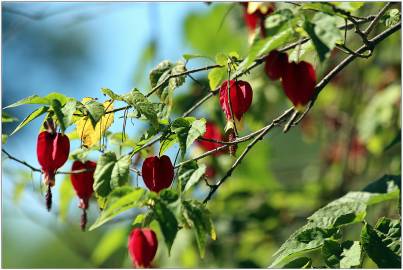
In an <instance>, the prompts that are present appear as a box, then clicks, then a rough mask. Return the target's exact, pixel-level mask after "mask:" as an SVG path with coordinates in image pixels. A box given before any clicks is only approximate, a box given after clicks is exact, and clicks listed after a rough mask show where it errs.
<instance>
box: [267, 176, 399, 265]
mask: <svg viewBox="0 0 403 270" xmlns="http://www.w3.org/2000/svg"><path fill="white" fill-rule="evenodd" d="M383 181H385V180H382V181H380V180H378V181H376V182H378V183H381V182H383ZM367 190H371V191H374V192H368V191H362V192H349V193H347V194H346V195H345V196H343V197H341V198H339V199H337V200H335V201H333V202H331V203H329V204H328V205H326V206H325V207H323V208H321V209H319V210H318V211H316V212H315V213H314V214H313V215H312V216H310V217H308V220H309V222H308V223H307V224H306V225H305V226H303V227H301V228H300V229H298V230H297V231H296V232H294V233H293V234H292V235H291V236H290V237H289V238H288V240H287V241H286V242H285V243H284V244H283V245H282V246H281V247H280V249H279V250H278V251H277V252H276V253H275V254H274V255H273V256H276V257H277V258H276V259H275V261H274V262H273V264H272V265H271V267H274V266H281V265H284V264H285V263H287V262H288V261H290V260H292V259H293V258H295V257H298V256H301V254H304V253H306V252H308V251H311V250H314V249H318V248H320V247H321V246H322V245H323V243H324V240H325V239H326V238H329V237H330V236H333V235H334V234H335V233H336V232H337V231H338V228H339V227H341V226H346V225H349V224H354V223H358V222H361V221H363V220H364V218H365V215H366V208H367V206H369V205H373V204H376V203H380V202H383V201H387V200H393V199H397V198H399V189H398V188H396V186H395V185H393V187H392V188H386V189H383V190H381V189H374V188H371V189H367ZM382 191H385V192H382Z"/></svg>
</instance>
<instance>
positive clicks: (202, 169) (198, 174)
mask: <svg viewBox="0 0 403 270" xmlns="http://www.w3.org/2000/svg"><path fill="white" fill-rule="evenodd" d="M206 168H207V167H206V165H205V164H202V165H200V166H199V168H197V169H196V170H195V171H193V173H192V175H191V176H190V178H189V181H187V182H186V186H185V189H184V191H185V192H186V191H188V190H189V189H190V188H191V187H192V186H193V185H195V184H196V183H197V182H199V180H200V179H201V178H202V177H203V176H204V174H205V173H206Z"/></svg>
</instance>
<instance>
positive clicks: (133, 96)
mask: <svg viewBox="0 0 403 270" xmlns="http://www.w3.org/2000/svg"><path fill="white" fill-rule="evenodd" d="M123 98H124V100H125V102H126V103H127V104H129V105H130V106H132V107H134V108H135V109H136V110H137V112H139V113H140V114H141V115H143V116H144V117H146V118H147V119H148V120H149V121H150V123H151V125H153V126H154V127H158V125H159V124H158V117H157V112H156V111H155V109H154V106H153V104H152V103H151V102H150V101H148V99H147V98H146V97H145V96H144V95H143V94H142V93H141V92H140V91H139V90H138V89H133V90H132V91H130V92H129V93H127V94H125V95H123Z"/></svg>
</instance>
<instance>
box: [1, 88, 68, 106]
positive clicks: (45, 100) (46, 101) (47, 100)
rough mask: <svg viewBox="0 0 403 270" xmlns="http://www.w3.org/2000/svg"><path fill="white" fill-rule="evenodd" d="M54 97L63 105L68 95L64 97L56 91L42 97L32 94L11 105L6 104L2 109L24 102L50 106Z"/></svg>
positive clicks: (23, 103)
mask: <svg viewBox="0 0 403 270" xmlns="http://www.w3.org/2000/svg"><path fill="white" fill-rule="evenodd" d="M54 99H57V100H58V101H59V102H60V103H61V104H62V105H64V104H65V103H66V102H67V99H68V97H66V96H65V95H63V94H60V93H56V92H52V93H50V94H48V95H47V96H44V97H40V96H38V95H33V96H29V97H26V98H24V99H21V100H19V101H17V102H15V103H13V104H11V105H8V106H7V107H5V108H4V109H7V108H13V107H17V106H21V105H25V104H42V105H49V106H51V105H52V100H54Z"/></svg>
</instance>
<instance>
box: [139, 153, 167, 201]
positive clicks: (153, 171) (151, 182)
mask: <svg viewBox="0 0 403 270" xmlns="http://www.w3.org/2000/svg"><path fill="white" fill-rule="evenodd" d="M141 174H142V176H143V180H144V183H145V184H146V186H147V187H148V189H150V190H151V191H154V192H157V193H158V192H160V191H161V190H163V189H165V188H168V187H169V186H170V185H171V184H172V180H173V178H174V167H173V166H172V163H171V160H170V159H169V157H168V156H165V155H164V156H162V157H160V158H159V157H157V156H154V157H148V158H146V160H144V162H143V167H142V168H141Z"/></svg>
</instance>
